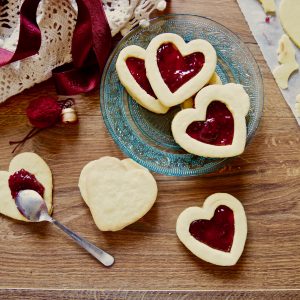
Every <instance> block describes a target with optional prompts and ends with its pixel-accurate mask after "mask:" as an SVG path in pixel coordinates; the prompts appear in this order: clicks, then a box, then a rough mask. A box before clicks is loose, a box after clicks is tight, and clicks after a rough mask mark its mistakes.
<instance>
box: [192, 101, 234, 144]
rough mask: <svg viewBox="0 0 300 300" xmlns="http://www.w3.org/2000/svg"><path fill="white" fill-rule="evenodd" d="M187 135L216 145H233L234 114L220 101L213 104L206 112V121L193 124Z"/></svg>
mask: <svg viewBox="0 0 300 300" xmlns="http://www.w3.org/2000/svg"><path fill="white" fill-rule="evenodd" d="M186 133H187V134H188V135H189V136H190V137H192V138H193V139H195V140H198V141H200V142H203V143H206V144H210V145H215V146H226V145H231V144H232V140H233V134H234V121H233V116H232V113H231V112H230V111H229V109H228V108H227V106H226V105H225V104H224V103H222V102H220V101H213V102H211V103H210V104H209V105H208V107H207V111H206V121H195V122H193V123H191V124H190V125H189V126H188V128H187V130H186Z"/></svg>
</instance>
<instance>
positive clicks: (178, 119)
mask: <svg viewBox="0 0 300 300" xmlns="http://www.w3.org/2000/svg"><path fill="white" fill-rule="evenodd" d="M213 101H220V102H222V103H224V104H225V105H226V106H227V108H228V109H229V111H230V112H231V113H232V116H233V120H234V135H233V140H232V144H231V145H225V146H216V145H210V144H206V143H204V142H201V141H198V140H196V139H194V138H192V137H190V136H189V135H188V134H187V133H186V130H187V128H188V126H189V125H190V124H191V123H192V122H194V121H205V120H206V110H207V107H208V105H209V104H210V103H211V102H213ZM249 109H250V99H249V96H248V94H247V93H246V91H245V90H244V88H243V87H242V85H240V84H235V83H228V84H225V85H211V86H207V87H205V88H203V89H202V90H201V91H199V93H198V94H197V95H196V98H195V108H188V109H184V110H181V111H180V112H178V113H177V115H176V116H175V117H174V119H173V121H172V126H171V129H172V134H173V137H174V139H175V141H176V143H177V144H178V145H180V146H181V147H182V148H183V149H184V150H186V151H187V152H189V153H192V154H195V155H199V156H204V157H216V158H217V157H218V158H220V157H232V156H236V155H239V154H241V153H243V151H244V149H245V145H246V138H247V127H246V119H245V117H246V115H247V113H248V111H249Z"/></svg>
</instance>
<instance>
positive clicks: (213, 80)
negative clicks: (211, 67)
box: [180, 72, 222, 109]
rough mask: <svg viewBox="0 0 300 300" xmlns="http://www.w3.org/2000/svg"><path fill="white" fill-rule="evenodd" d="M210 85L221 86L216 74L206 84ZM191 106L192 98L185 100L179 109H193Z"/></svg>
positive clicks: (192, 104)
mask: <svg viewBox="0 0 300 300" xmlns="http://www.w3.org/2000/svg"><path fill="white" fill-rule="evenodd" d="M212 84H222V80H221V78H220V76H219V75H218V73H217V72H215V73H214V74H213V76H212V77H211V79H210V80H209V82H208V85H212ZM193 106H194V99H193V98H192V97H191V98H188V99H186V100H185V101H184V102H182V103H181V104H180V107H181V109H186V108H193Z"/></svg>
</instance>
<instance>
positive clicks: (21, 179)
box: [8, 169, 45, 199]
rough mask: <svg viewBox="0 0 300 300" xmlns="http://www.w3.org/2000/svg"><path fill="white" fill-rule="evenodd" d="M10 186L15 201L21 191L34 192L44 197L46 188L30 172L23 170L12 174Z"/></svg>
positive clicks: (9, 180)
mask: <svg viewBox="0 0 300 300" xmlns="http://www.w3.org/2000/svg"><path fill="white" fill-rule="evenodd" d="M8 185H9V188H10V190H11V195H12V197H13V198H14V199H15V198H16V196H17V195H18V193H19V191H22V190H34V191H36V192H37V193H39V194H40V195H41V196H42V197H44V191H45V188H44V186H43V185H42V184H41V183H40V182H39V181H38V180H37V179H36V177H35V176H34V175H33V174H31V173H29V172H28V171H26V170H24V169H21V170H19V171H17V172H15V173H14V174H12V175H11V176H10V177H9V179H8Z"/></svg>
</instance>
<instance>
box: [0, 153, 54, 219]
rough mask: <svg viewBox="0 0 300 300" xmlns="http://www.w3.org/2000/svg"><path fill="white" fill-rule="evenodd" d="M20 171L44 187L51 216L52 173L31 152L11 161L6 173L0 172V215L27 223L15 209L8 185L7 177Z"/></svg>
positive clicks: (42, 161) (41, 160) (37, 156)
mask: <svg viewBox="0 0 300 300" xmlns="http://www.w3.org/2000/svg"><path fill="white" fill-rule="evenodd" d="M21 169H25V170H26V171H28V172H30V173H32V174H33V175H34V176H35V177H36V179H37V180H38V181H39V182H40V183H41V184H42V185H43V186H44V188H45V191H44V199H45V201H46V204H47V208H48V212H49V213H50V214H51V212H52V188H53V185H52V173H51V170H50V168H49V166H48V165H47V163H46V162H45V161H44V160H43V159H42V158H41V157H40V156H39V155H37V154H35V153H31V152H24V153H21V154H18V155H17V156H15V157H14V158H13V159H12V160H11V162H10V164H9V169H8V171H0V213H1V214H3V215H6V216H8V217H10V218H13V219H16V220H21V221H27V222H29V221H28V220H27V219H26V218H24V217H23V216H22V215H21V213H20V212H19V210H18V209H17V206H16V204H15V200H14V199H13V197H12V195H11V191H10V188H9V185H8V179H9V176H10V175H12V174H13V173H15V172H17V171H19V170H21Z"/></svg>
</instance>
